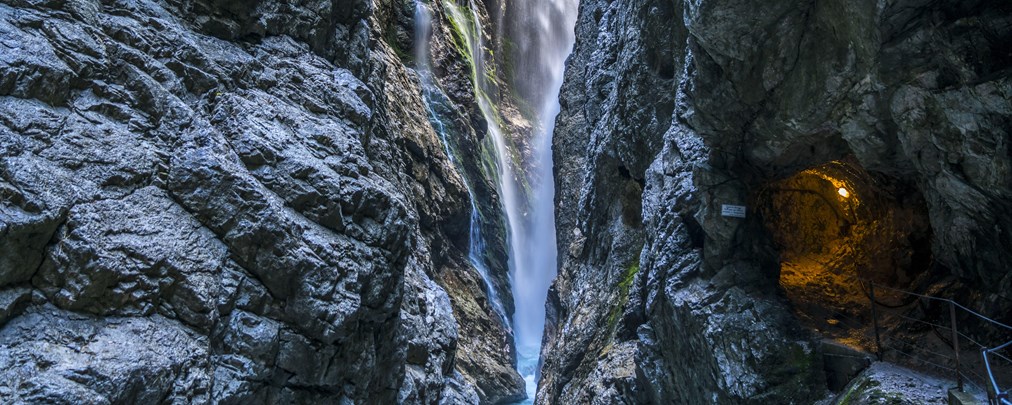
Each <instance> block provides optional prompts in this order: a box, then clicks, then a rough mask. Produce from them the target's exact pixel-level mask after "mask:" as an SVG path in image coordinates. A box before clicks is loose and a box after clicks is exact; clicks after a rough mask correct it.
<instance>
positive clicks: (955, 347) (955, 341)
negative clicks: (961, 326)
mask: <svg viewBox="0 0 1012 405" xmlns="http://www.w3.org/2000/svg"><path fill="white" fill-rule="evenodd" d="M949 323H950V324H951V325H952V352H953V353H955V357H956V385H957V386H958V387H959V392H963V374H962V373H960V370H959V332H957V331H956V304H955V303H954V302H952V300H949Z"/></svg>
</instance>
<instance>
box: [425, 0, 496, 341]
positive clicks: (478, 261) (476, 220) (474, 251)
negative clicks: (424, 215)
mask: <svg viewBox="0 0 1012 405" xmlns="http://www.w3.org/2000/svg"><path fill="white" fill-rule="evenodd" d="M431 30H432V11H431V10H430V9H429V7H428V6H426V5H425V4H423V3H421V2H417V3H416V4H415V61H416V63H417V67H418V75H419V77H420V78H421V83H422V98H423V101H424V102H425V109H426V113H427V114H428V117H429V122H430V123H431V124H432V128H433V129H435V131H436V133H437V134H438V135H439V139H440V140H441V141H442V143H443V148H444V150H445V151H446V156H448V157H449V158H450V162H451V163H453V165H454V167H458V168H460V166H459V165H458V164H457V158H456V156H455V154H454V153H453V151H452V150H451V146H450V141H449V139H447V134H448V132H449V128H448V127H447V125H446V122H445V119H444V117H445V115H447V114H452V108H449V106H450V101H449V99H448V98H447V97H446V94H444V93H443V91H442V90H441V89H440V88H439V87H438V86H436V84H435V82H434V81H433V80H432V71H431V68H430V66H429V37H430V36H431V34H432V32H431ZM441 107H442V108H441ZM443 108H445V109H447V110H448V111H446V112H442V111H440V110H441V109H443ZM460 175H461V177H463V179H464V188H466V189H467V196H468V199H469V201H470V203H471V218H470V225H469V231H470V234H471V235H470V244H469V246H468V254H467V257H468V261H470V262H471V265H472V266H474V269H475V270H477V271H478V274H479V275H480V276H481V279H482V281H483V282H484V283H485V293H486V294H487V295H488V301H489V303H490V304H491V305H492V309H493V310H494V311H495V312H496V315H498V316H499V319H500V321H501V322H502V324H503V326H504V327H506V329H507V330H508V331H509V330H511V328H510V318H509V316H508V315H507V314H506V309H505V308H503V305H502V299H500V298H499V293H498V292H497V291H496V288H495V285H493V284H492V278H491V275H489V269H488V265H487V264H486V263H485V259H484V257H483V256H482V252H484V251H485V239H484V237H482V235H481V212H480V211H479V210H478V205H477V204H475V202H474V192H473V191H472V188H471V182H470V180H469V179H468V177H467V175H466V172H465V171H463V170H460Z"/></svg>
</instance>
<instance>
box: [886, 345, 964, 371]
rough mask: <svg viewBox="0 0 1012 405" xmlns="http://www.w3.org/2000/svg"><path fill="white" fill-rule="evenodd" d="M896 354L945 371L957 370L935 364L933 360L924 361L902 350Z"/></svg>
mask: <svg viewBox="0 0 1012 405" xmlns="http://www.w3.org/2000/svg"><path fill="white" fill-rule="evenodd" d="M896 353H899V354H902V355H904V356H907V357H910V358H912V359H915V360H917V361H920V362H923V363H927V364H930V365H932V366H935V367H938V368H940V369H943V370H948V371H955V370H956V369H955V368H952V367H948V366H943V365H941V364H938V363H935V362H933V361H931V360H927V359H923V358H920V357H917V356H914V355H913V354H911V353H907V352H904V351H902V350H896Z"/></svg>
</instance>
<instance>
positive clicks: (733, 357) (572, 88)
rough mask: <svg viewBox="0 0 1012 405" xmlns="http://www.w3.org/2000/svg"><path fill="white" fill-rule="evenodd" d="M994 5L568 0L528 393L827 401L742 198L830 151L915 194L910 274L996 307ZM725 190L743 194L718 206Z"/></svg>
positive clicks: (1001, 42) (1004, 109) (552, 398)
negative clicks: (921, 249)
mask: <svg viewBox="0 0 1012 405" xmlns="http://www.w3.org/2000/svg"><path fill="white" fill-rule="evenodd" d="M1009 15H1012V14H1010V13H1009V9H1008V6H1007V5H998V4H995V3H988V2H971V3H965V2H923V1H900V2H891V3H888V4H885V3H881V2H880V3H875V2H857V3H847V4H842V3H839V4H838V3H833V4H829V3H810V4H804V5H799V4H794V3H790V4H789V3H763V4H762V5H760V4H758V3H750V2H738V1H702V2H699V1H697V2H674V3H671V2H667V3H665V2H656V1H634V2H623V3H622V4H621V5H618V4H615V3H609V2H599V1H593V0H585V1H583V2H581V7H580V17H579V21H578V23H577V44H576V47H575V49H574V54H573V56H572V57H571V58H570V60H569V61H568V66H567V76H566V83H565V84H564V86H563V90H562V95H561V101H562V112H561V114H560V116H559V121H558V123H557V127H556V132H555V141H554V142H555V144H554V152H555V162H556V186H557V187H556V188H557V195H556V205H557V207H558V211H557V214H556V215H557V225H558V240H559V257H560V265H561V268H560V273H559V278H558V279H557V280H556V282H555V284H554V286H553V291H552V292H551V294H550V302H549V314H550V315H549V323H550V324H549V325H548V327H547V331H546V335H545V341H546V346H545V347H544V349H543V351H542V355H543V356H544V367H543V369H542V378H541V381H540V383H541V385H540V386H539V398H538V402H539V403H546V404H547V403H570V402H572V403H686V404H689V403H812V402H814V401H816V400H818V399H819V398H821V397H822V396H823V395H824V393H825V376H824V375H822V373H823V372H822V368H823V367H822V365H821V355H819V353H818V344H817V342H816V341H814V340H813V337H812V336H811V334H810V332H808V331H806V330H805V329H804V328H802V327H800V326H799V324H798V321H797V318H796V317H795V315H794V314H793V313H792V312H793V311H792V307H791V305H790V304H789V303H788V302H786V300H785V299H784V294H783V292H782V291H781V290H780V287H779V286H778V283H777V279H778V276H779V257H778V251H777V249H778V246H777V245H776V244H775V243H774V242H773V241H772V238H771V236H770V235H769V233H768V231H767V230H766V229H764V227H763V218H762V217H761V214H762V213H761V212H757V211H756V210H755V209H754V207H752V205H753V203H754V202H755V201H754V198H755V194H756V192H757V191H759V190H760V189H761V188H762V187H763V186H764V185H766V184H769V183H771V182H774V181H777V180H782V179H785V178H787V177H789V176H791V175H793V174H795V173H797V172H799V171H802V170H804V169H808V168H812V167H816V166H818V165H822V164H825V163H828V162H831V161H835V160H840V159H845V158H852V159H855V160H856V162H857V164H859V165H860V166H861V167H863V168H864V169H866V170H868V171H869V172H872V173H874V174H875V175H876V176H880V177H883V178H887V179H889V182H891V183H895V184H900V185H902V187H900V188H901V189H908V190H912V191H910V193H911V194H914V193H919V194H920V195H922V196H923V198H924V201H925V202H926V204H925V205H926V206H927V207H926V209H927V217H928V218H929V220H930V228H931V234H932V235H933V237H932V238H931V242H932V243H931V248H930V256H931V258H932V259H933V260H934V261H933V262H932V261H931V260H928V261H921V263H931V265H930V268H927V269H914V270H916V271H917V272H920V271H927V273H928V274H930V275H932V277H935V278H936V279H937V278H943V277H958V278H959V279H960V280H961V283H963V284H964V285H969V286H970V287H969V288H971V289H974V290H976V291H979V292H980V293H978V294H975V295H973V298H972V299H973V300H974V302H973V303H972V304H971V305H974V306H975V307H977V308H980V309H981V310H983V311H986V312H987V313H991V314H1005V313H1008V311H1007V308H1006V307H1007V301H1005V300H1003V299H1001V298H1000V297H999V296H998V294H1002V291H1005V290H1007V288H1008V287H1009V283H1010V280H1009V279H1008V273H1007V272H1005V271H999V270H997V269H1004V268H1007V267H1008V265H1007V262H1008V261H1009V260H1012V255H1010V254H1009V253H1008V250H1007V248H1003V247H1002V246H1008V241H1007V237H1008V235H1009V234H1010V233H1009V232H1010V229H1012V222H1010V221H1009V220H1008V218H1007V216H1008V213H1009V212H1012V211H1010V209H1009V208H1010V207H1008V206H1007V201H1008V193H1009V192H1012V188H1010V184H1012V183H1010V182H1009V181H1008V180H1009V176H1010V175H1012V171H1010V167H1009V161H1010V160H1009V159H1010V158H1009V154H1008V150H1009V149H1008V148H1009V132H1008V131H1009V117H1010V112H1012V111H1010V109H1009V108H1010V106H1012V98H1010V93H1009V86H1010V81H1009V77H1010V65H1009V63H1008V61H1009V58H1008V57H1009V55H1012V53H1010V49H1009V48H1008V46H1007V44H1008V41H1009V39H1010V38H1012V31H1010V30H1009V25H1008V18H1009V17H1008V16H1009ZM672 22H674V23H672ZM970 44H973V45H970ZM984 145H987V146H984ZM912 200H918V199H917V198H914V199H912ZM723 204H735V205H745V206H748V207H750V208H748V211H747V215H746V218H745V219H738V218H728V217H722V216H721V206H722V205H723ZM898 204H900V205H899V207H898V208H897V210H898V211H904V210H914V207H913V206H910V207H908V206H906V205H903V204H905V202H903V200H902V199H901V200H900V202H899V203H898ZM970 256H974V257H975V258H970ZM602 286H605V287H607V288H603V287H602ZM1001 302H1006V304H1001ZM617 364H622V365H624V366H617Z"/></svg>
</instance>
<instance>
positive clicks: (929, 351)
mask: <svg viewBox="0 0 1012 405" xmlns="http://www.w3.org/2000/svg"><path fill="white" fill-rule="evenodd" d="M896 341H898V342H900V343H902V344H904V345H906V346H909V347H911V348H912V349H913V350H919V351H921V352H924V353H928V354H931V355H935V356H938V357H941V358H943V359H948V358H949V355H947V354H941V353H936V352H934V351H931V350H928V349H925V348H923V347H917V345H915V344H913V343H910V342H907V341H903V340H896Z"/></svg>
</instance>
